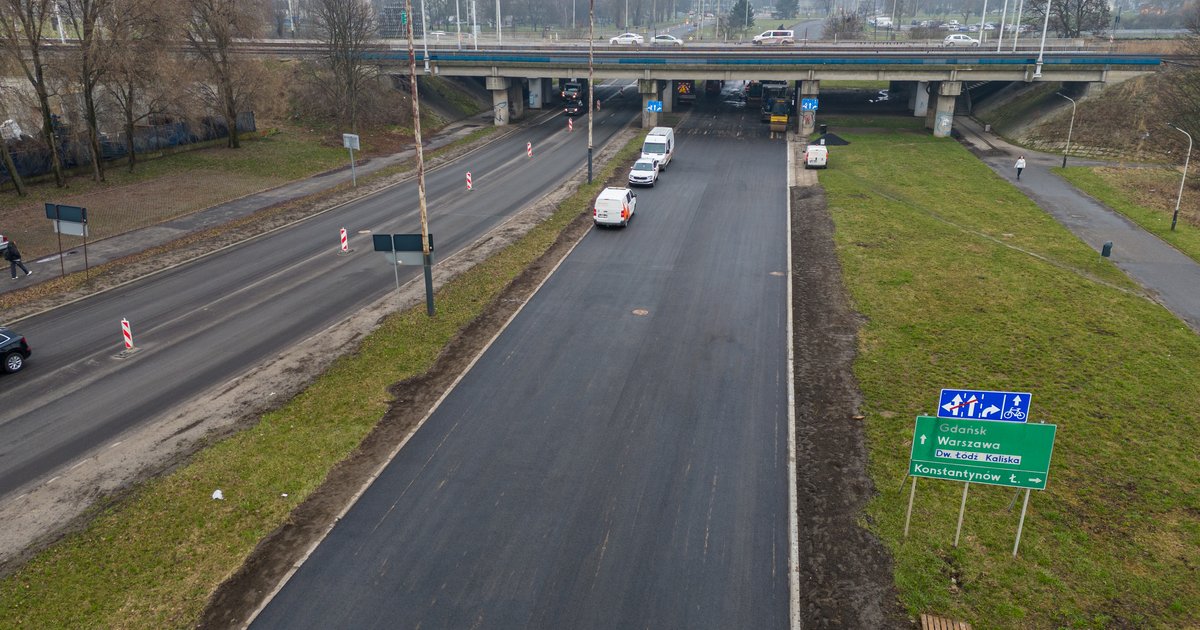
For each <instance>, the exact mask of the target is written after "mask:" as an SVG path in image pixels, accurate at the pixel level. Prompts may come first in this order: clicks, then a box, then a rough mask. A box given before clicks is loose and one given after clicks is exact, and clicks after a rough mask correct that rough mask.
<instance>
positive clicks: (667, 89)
mask: <svg viewBox="0 0 1200 630" xmlns="http://www.w3.org/2000/svg"><path fill="white" fill-rule="evenodd" d="M662 84H663V95H662V102H663V113H664V114H670V113H671V112H673V111H675V81H673V80H670V79H668V80H666V81H663V82H662Z"/></svg>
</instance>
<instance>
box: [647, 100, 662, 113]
mask: <svg viewBox="0 0 1200 630" xmlns="http://www.w3.org/2000/svg"><path fill="white" fill-rule="evenodd" d="M662 108H663V103H662V101H649V102H647V103H646V111H648V112H661V111H662Z"/></svg>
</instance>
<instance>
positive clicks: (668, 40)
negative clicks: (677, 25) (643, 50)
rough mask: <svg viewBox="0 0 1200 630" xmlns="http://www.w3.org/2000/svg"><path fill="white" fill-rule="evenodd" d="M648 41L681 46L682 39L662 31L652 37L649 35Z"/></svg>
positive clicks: (660, 44) (658, 44) (656, 44)
mask: <svg viewBox="0 0 1200 630" xmlns="http://www.w3.org/2000/svg"><path fill="white" fill-rule="evenodd" d="M650 43H651V44H653V45H655V46H682V45H683V40H682V39H679V38H678V37H675V36H674V35H667V34H666V33H662V34H661V35H655V36H654V37H651V38H650Z"/></svg>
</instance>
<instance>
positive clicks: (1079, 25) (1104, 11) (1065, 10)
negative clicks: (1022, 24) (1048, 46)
mask: <svg viewBox="0 0 1200 630" xmlns="http://www.w3.org/2000/svg"><path fill="white" fill-rule="evenodd" d="M1047 6H1050V7H1051V9H1050V28H1051V30H1053V31H1054V32H1055V33H1057V34H1058V36H1059V37H1079V36H1081V35H1083V34H1084V33H1092V34H1099V33H1103V32H1104V31H1105V30H1106V29H1107V28H1108V26H1109V23H1110V22H1112V14H1111V12H1110V11H1109V9H1108V0H1062V1H1061V2H1047V1H1041V0H1034V1H1033V2H1032V3H1031V4H1028V5H1026V7H1025V11H1026V12H1027V13H1028V15H1029V21H1030V22H1034V23H1038V24H1040V23H1041V22H1042V20H1043V19H1044V17H1045V15H1046V7H1047Z"/></svg>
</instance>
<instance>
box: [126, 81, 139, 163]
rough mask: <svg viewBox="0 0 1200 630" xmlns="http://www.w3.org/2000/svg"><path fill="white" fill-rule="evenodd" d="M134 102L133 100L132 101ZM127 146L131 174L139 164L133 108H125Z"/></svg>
mask: <svg viewBox="0 0 1200 630" xmlns="http://www.w3.org/2000/svg"><path fill="white" fill-rule="evenodd" d="M132 92H133V91H132V90H130V98H131V99H132ZM130 102H132V100H131V101H130ZM125 146H126V147H128V152H129V172H130V173H132V172H133V165H134V164H135V163H136V162H137V150H136V148H135V147H134V144H133V107H132V106H129V107H126V108H125Z"/></svg>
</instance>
